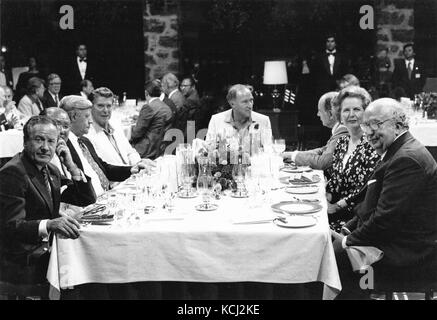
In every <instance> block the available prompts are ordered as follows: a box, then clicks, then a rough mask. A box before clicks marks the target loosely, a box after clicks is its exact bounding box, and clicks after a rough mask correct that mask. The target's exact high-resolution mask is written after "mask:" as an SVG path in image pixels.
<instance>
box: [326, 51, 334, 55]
mask: <svg viewBox="0 0 437 320" xmlns="http://www.w3.org/2000/svg"><path fill="white" fill-rule="evenodd" d="M326 54H327V55H328V56H335V51H326Z"/></svg>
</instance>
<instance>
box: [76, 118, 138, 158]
mask: <svg viewBox="0 0 437 320" xmlns="http://www.w3.org/2000/svg"><path fill="white" fill-rule="evenodd" d="M109 127H110V130H109V132H105V130H104V129H103V128H102V127H101V126H100V125H99V124H98V123H97V122H95V121H94V122H93V124H92V125H91V127H90V130H89V132H88V133H87V134H86V135H85V136H86V137H87V138H88V139H89V140H90V141H91V142H92V143H93V146H94V148H95V149H96V152H97V154H98V156H99V157H100V158H101V159H102V160H103V161H105V162H107V163H110V164H113V165H119V166H123V165H135V164H136V163H138V162H139V161H140V160H141V157H140V155H139V153H138V152H137V151H136V150H135V149H134V148H133V147H132V146H131V144H130V143H129V141H128V140H127V138H126V136H125V135H124V132H123V129H122V127H121V125H120V124H119V123H118V122H117V121H115V120H113V119H110V120H109ZM110 133H112V137H113V138H114V142H115V144H116V146H117V148H118V151H119V152H118V151H117V149H116V147H115V146H114V144H113V143H112V142H111V140H110V137H109V136H108V134H110Z"/></svg>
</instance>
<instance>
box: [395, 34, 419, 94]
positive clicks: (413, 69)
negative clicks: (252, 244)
mask: <svg viewBox="0 0 437 320" xmlns="http://www.w3.org/2000/svg"><path fill="white" fill-rule="evenodd" d="M403 51H404V59H399V60H395V68H394V71H393V76H392V84H393V85H392V87H393V88H398V87H400V88H402V89H404V91H405V93H406V96H407V97H409V98H410V99H414V95H415V94H417V93H420V92H422V91H423V90H422V89H423V86H424V85H425V80H426V75H425V68H424V66H423V64H422V63H421V62H420V61H417V60H416V59H415V55H416V54H415V53H414V47H413V44H411V43H408V44H406V45H405V46H404V50H403Z"/></svg>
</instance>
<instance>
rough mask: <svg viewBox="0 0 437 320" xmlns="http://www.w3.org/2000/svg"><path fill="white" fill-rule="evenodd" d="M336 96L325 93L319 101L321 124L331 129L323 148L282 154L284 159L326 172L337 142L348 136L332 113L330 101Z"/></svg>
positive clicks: (335, 94) (330, 163) (332, 93)
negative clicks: (330, 134) (329, 136)
mask: <svg viewBox="0 0 437 320" xmlns="http://www.w3.org/2000/svg"><path fill="white" fill-rule="evenodd" d="M337 95H338V93H337V92H334V91H332V92H328V93H325V94H324V95H323V96H322V97H321V98H320V100H319V104H318V112H317V115H318V116H319V118H320V120H321V121H322V124H323V125H324V126H325V127H328V128H331V129H332V136H331V138H330V139H329V140H328V142H327V143H326V145H325V146H323V147H320V148H316V149H312V150H307V151H293V152H284V153H283V156H284V158H291V161H293V162H294V163H296V165H298V166H310V167H311V168H313V169H318V170H326V169H328V168H330V167H331V166H332V155H333V153H334V149H335V146H336V144H337V140H338V139H339V138H340V137H341V136H343V135H345V134H348V131H347V128H346V127H345V126H344V125H343V124H341V123H340V122H339V119H337V117H336V115H335V112H334V111H333V106H332V101H333V100H334V99H335V97H336V96H337Z"/></svg>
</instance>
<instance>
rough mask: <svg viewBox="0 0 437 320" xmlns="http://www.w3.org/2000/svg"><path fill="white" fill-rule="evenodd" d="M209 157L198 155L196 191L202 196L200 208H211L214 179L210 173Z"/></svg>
mask: <svg viewBox="0 0 437 320" xmlns="http://www.w3.org/2000/svg"><path fill="white" fill-rule="evenodd" d="M208 160H209V159H208V158H207V157H199V158H198V160H197V161H198V163H199V175H198V177H197V191H198V192H199V193H200V195H201V196H202V201H203V203H202V204H201V205H200V208H201V209H202V210H210V209H211V204H210V201H211V196H212V191H213V185H214V179H213V176H212V173H211V167H210V165H209V161H208Z"/></svg>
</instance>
